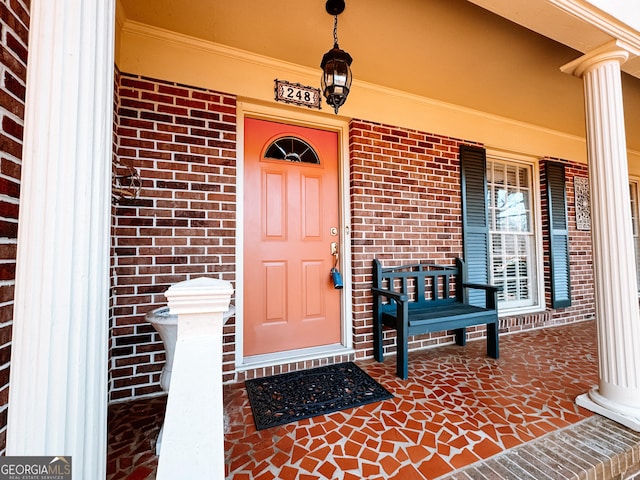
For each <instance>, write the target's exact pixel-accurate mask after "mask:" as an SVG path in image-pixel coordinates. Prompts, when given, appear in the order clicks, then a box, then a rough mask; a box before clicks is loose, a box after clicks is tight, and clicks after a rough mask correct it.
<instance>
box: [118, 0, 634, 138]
mask: <svg viewBox="0 0 640 480" xmlns="http://www.w3.org/2000/svg"><path fill="white" fill-rule="evenodd" d="M324 3H325V2H324V0H314V1H313V2H311V1H309V0H307V1H304V2H301V1H299V0H277V1H272V2H265V1H263V0H242V1H238V2H230V1H225V0H180V1H179V2H178V1H175V0H154V2H151V3H150V2H141V1H139V0H121V2H119V5H120V7H119V8H121V9H122V10H123V13H124V17H125V18H126V19H128V20H132V21H136V22H140V23H144V24H148V25H152V26H157V27H160V28H162V29H166V30H170V31H175V32H178V33H181V34H184V35H189V36H193V37H197V38H201V39H204V40H208V41H211V42H215V43H218V44H222V45H227V46H230V47H234V48H238V49H242V50H246V51H249V52H255V53H257V54H260V55H265V56H268V57H272V58H275V59H281V60H284V61H287V62H291V63H294V64H299V65H303V66H307V67H311V68H317V69H318V72H319V71H320V69H319V63H320V59H321V58H322V55H323V53H324V52H325V51H327V50H329V48H330V47H331V46H332V28H333V19H332V17H330V16H329V15H328V14H327V13H326V12H325V10H324ZM346 3H347V6H346V9H345V11H344V13H343V14H342V15H340V17H339V30H338V33H339V40H340V46H341V47H342V48H343V49H345V50H347V51H348V52H349V53H350V54H351V55H352V56H353V58H354V62H353V73H354V77H355V78H357V79H359V80H362V81H366V82H370V83H373V84H377V85H381V86H384V87H389V88H393V89H397V90H401V91H405V92H408V93H412V94H416V95H419V96H423V97H427V98H433V99H437V100H441V101H444V102H449V103H452V104H456V105H461V106H464V107H469V108H472V109H476V110H480V111H484V112H489V113H492V114H496V115H500V116H504V117H507V118H511V119H514V120H518V121H523V122H527V123H531V124H534V125H539V126H541V127H546V128H550V129H553V130H558V131H562V132H566V133H568V134H571V135H578V136H584V129H585V127H584V110H583V91H582V82H581V80H579V79H578V78H574V77H571V76H569V75H566V74H563V73H561V72H560V70H559V67H560V66H561V65H563V64H565V63H567V62H569V61H571V60H573V59H575V58H577V57H579V56H580V55H581V54H582V52H584V51H588V50H590V49H592V48H594V47H597V46H599V45H602V44H604V43H606V42H607V41H609V40H611V39H612V38H613V37H612V36H611V35H610V34H608V33H605V32H603V31H602V30H600V29H599V28H597V27H595V26H592V25H589V24H587V23H586V22H584V21H581V20H578V19H577V18H575V17H573V16H571V15H569V14H567V13H565V12H564V11H562V10H560V9H559V8H557V7H554V6H552V5H551V3H550V2H549V0H517V1H515V0H470V1H467V0H446V1H443V0H403V1H399V2H389V1H388V0H347V1H346ZM476 4H477V5H476ZM479 5H481V6H479ZM483 7H484V8H483ZM489 10H492V11H493V12H496V13H493V12H492V11H489ZM505 17H506V18H505ZM514 22H515V23H514ZM521 25H524V27H523V26H521ZM525 27H526V28H525ZM537 32H539V33H537ZM629 65H630V66H629V69H630V70H629V71H630V72H631V73H633V75H637V76H640V68H636V65H637V64H636V63H633V62H630V64H629ZM633 75H631V74H624V78H623V82H624V83H623V88H624V95H625V107H626V122H627V137H628V143H629V147H630V148H631V149H633V150H640V135H637V134H636V133H635V132H640V80H639V79H638V78H635V77H634V76H633ZM630 132H633V134H630Z"/></svg>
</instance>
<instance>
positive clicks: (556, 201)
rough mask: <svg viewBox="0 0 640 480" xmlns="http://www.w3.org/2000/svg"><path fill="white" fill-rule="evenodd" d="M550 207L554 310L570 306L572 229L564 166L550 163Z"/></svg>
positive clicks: (548, 182)
mask: <svg viewBox="0 0 640 480" xmlns="http://www.w3.org/2000/svg"><path fill="white" fill-rule="evenodd" d="M546 176H547V205H548V209H549V249H550V252H549V259H550V262H549V265H550V269H551V306H552V307H553V308H565V307H569V306H571V275H570V271H569V229H568V227H567V196H566V190H565V174H564V165H563V164H562V163H558V162H547V165H546Z"/></svg>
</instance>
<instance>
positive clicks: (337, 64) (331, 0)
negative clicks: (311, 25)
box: [320, 0, 353, 114]
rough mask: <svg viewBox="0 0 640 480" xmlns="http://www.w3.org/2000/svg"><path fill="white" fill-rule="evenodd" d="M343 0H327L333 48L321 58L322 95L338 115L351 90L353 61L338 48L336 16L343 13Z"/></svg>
mask: <svg viewBox="0 0 640 480" xmlns="http://www.w3.org/2000/svg"><path fill="white" fill-rule="evenodd" d="M344 7H345V4H344V0H327V4H326V9H327V13H328V14H329V15H333V17H334V21H333V48H332V49H331V50H329V51H328V52H327V53H325V54H324V56H323V57H322V63H321V64H320V68H322V82H321V83H322V94H323V95H324V97H325V98H326V99H327V103H328V104H329V105H331V106H332V107H333V110H334V111H335V112H336V114H337V113H338V109H339V108H340V107H341V106H342V105H343V104H344V102H345V101H346V100H347V95H349V90H350V89H351V68H350V65H351V62H352V61H353V59H352V58H351V55H349V54H348V53H347V52H345V51H344V50H340V47H339V46H338V15H340V14H341V13H342V12H343V11H344Z"/></svg>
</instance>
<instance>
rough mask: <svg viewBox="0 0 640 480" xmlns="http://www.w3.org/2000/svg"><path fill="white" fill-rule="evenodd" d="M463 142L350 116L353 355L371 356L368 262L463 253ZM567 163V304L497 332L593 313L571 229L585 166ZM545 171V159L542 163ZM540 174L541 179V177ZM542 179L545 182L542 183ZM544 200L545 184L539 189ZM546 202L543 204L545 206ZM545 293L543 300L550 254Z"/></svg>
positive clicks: (579, 244) (443, 338)
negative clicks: (570, 301)
mask: <svg viewBox="0 0 640 480" xmlns="http://www.w3.org/2000/svg"><path fill="white" fill-rule="evenodd" d="M462 143H469V142H466V141H462V140H458V139H453V138H449V137H442V136H438V135H433V134H428V133H424V132H418V131H414V130H405V129H400V128H397V127H393V126H388V125H380V124H375V123H369V122H366V121H359V120H357V121H353V122H352V124H351V132H350V156H351V159H350V160H351V171H350V175H351V178H350V180H351V185H350V188H351V199H352V212H351V214H352V255H353V258H352V261H353V325H354V326H353V330H354V331H353V335H354V344H355V348H356V350H357V356H358V357H359V358H363V357H369V356H371V355H372V354H373V350H372V348H373V337H372V315H373V312H372V296H371V294H370V288H371V281H372V279H371V261H372V259H373V258H374V257H377V258H380V259H381V260H383V261H385V263H386V264H401V263H410V262H412V261H416V260H424V259H429V260H430V261H433V262H434V263H444V264H447V263H452V262H453V259H454V258H455V257H456V256H462V227H461V222H462V218H461V215H462V212H461V200H460V168H459V147H460V145H461V144H462ZM565 163H567V170H566V174H567V201H568V210H569V217H570V225H569V228H570V256H571V282H572V297H573V305H572V306H571V307H569V308H566V309H562V310H551V309H547V310H546V311H543V312H539V313H534V314H528V315H518V316H510V317H505V318H502V319H501V320H500V331H501V333H510V332H515V331H519V330H524V329H530V328H538V327H542V326H550V325H555V324H561V323H568V322H573V321H579V320H585V319H588V318H593V313H594V305H593V276H592V271H591V242H590V236H589V232H579V231H577V230H576V228H575V208H574V197H573V176H574V175H583V176H586V167H584V166H582V165H579V164H572V163H569V162H565ZM540 168H541V170H542V171H543V170H544V161H541V162H540ZM542 179H543V180H544V177H542ZM543 183H544V182H543ZM540 195H541V198H544V196H545V195H546V191H545V189H544V185H543V186H542V189H541V192H540ZM545 207H546V202H544V204H543V210H546V208H545ZM542 220H543V226H544V228H543V239H544V241H545V248H544V251H545V252H548V231H547V229H546V228H547V227H546V214H543V218H542ZM544 263H545V265H546V274H545V292H546V297H547V298H546V303H547V305H548V304H549V298H550V297H549V294H550V282H549V275H548V265H549V258H548V254H547V253H545V255H544ZM468 333H469V336H470V338H480V337H483V336H484V335H485V329H484V327H471V328H469V329H468ZM394 336H395V334H394V333H393V332H392V331H386V332H385V351H386V352H393V351H395V346H393V344H394V343H395V339H393V337H394ZM453 340H454V339H453V336H452V335H447V334H446V333H445V332H439V333H433V334H428V335H422V336H416V337H412V338H411V339H410V343H409V348H410V349H416V348H422V347H427V346H433V345H438V344H442V343H450V342H453Z"/></svg>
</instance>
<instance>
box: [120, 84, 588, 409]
mask: <svg viewBox="0 0 640 480" xmlns="http://www.w3.org/2000/svg"><path fill="white" fill-rule="evenodd" d="M116 90H117V92H116V100H115V101H116V104H117V115H116V122H117V131H116V133H115V135H114V143H115V144H116V145H117V159H118V161H120V162H121V163H124V164H129V165H132V166H134V167H135V168H136V169H137V170H138V171H139V172H140V175H141V177H142V180H143V188H142V192H141V195H140V198H138V199H136V200H123V201H120V202H119V203H118V204H117V205H115V207H114V227H113V232H114V238H113V247H114V250H113V251H114V255H113V265H114V268H113V272H114V274H113V279H112V282H113V296H112V300H113V318H112V323H111V325H112V350H111V360H110V381H111V385H110V391H111V398H112V399H113V400H120V399H126V398H131V397H135V396H141V395H146V394H154V393H157V392H159V391H160V390H159V386H158V383H157V382H158V378H159V372H160V368H161V367H162V363H163V360H164V352H163V350H162V345H161V342H160V340H159V337H158V336H157V334H156V333H155V332H154V330H153V328H152V327H151V326H150V325H149V324H147V323H146V322H145V321H144V314H145V313H146V312H148V311H149V310H151V309H153V308H155V307H157V306H160V305H165V304H166V300H165V298H164V296H163V292H164V291H165V290H166V289H167V288H168V287H169V286H170V285H172V284H174V283H176V282H178V281H181V280H185V279H187V278H190V277H192V276H198V275H203V274H213V275H215V276H218V275H219V276H221V277H222V278H224V279H227V280H230V281H232V282H233V281H235V280H236V278H235V268H236V265H235V261H236V260H235V235H236V218H235V211H236V203H237V201H238V200H237V198H236V195H235V182H236V159H235V155H236V133H235V131H236V121H237V119H236V117H235V99H234V97H233V96H230V95H225V94H221V93H216V92H209V91H205V90H200V89H196V88H191V87H186V86H181V85H175V84H170V83H166V82H162V81H157V80H152V79H147V78H140V77H135V76H131V75H126V74H118V75H117V77H116ZM462 143H472V142H468V141H463V140H459V139H454V138H449V137H443V136H439V135H434V134H429V133H424V132H419V131H415V130H407V129H402V128H397V127H393V126H388V125H381V124H375V123H371V122H366V121H361V120H354V121H353V122H352V123H351V128H350V138H349V146H350V147H349V150H350V159H349V163H350V192H349V194H350V196H351V205H352V212H351V214H352V225H351V235H352V264H353V299H352V304H353V332H352V334H353V340H354V347H355V350H356V354H355V357H357V358H365V357H370V356H371V355H372V328H371V323H372V307H371V302H372V299H371V294H370V288H371V260H372V259H373V258H374V257H378V258H381V259H383V260H385V261H386V262H394V263H403V262H408V261H415V260H423V259H430V260H432V261H434V262H438V263H452V262H453V259H454V258H455V257H456V256H461V255H462V227H461V201H460V169H459V147H460V145H461V144H462ZM567 165H568V169H567V178H568V186H567V189H568V200H569V215H570V219H571V224H570V228H571V235H572V236H571V261H572V285H573V291H574V297H575V300H574V305H573V306H572V307H570V308H568V309H563V310H562V311H553V310H547V311H544V312H540V313H535V314H529V315H522V316H511V317H507V318H502V319H501V332H502V333H506V332H513V331H517V330H522V329H527V328H536V327H541V326H547V325H553V324H555V323H565V322H568V321H577V320H582V319H585V318H590V317H592V316H593V300H592V296H593V282H592V276H591V269H590V268H591V267H590V263H591V262H590V239H589V235H588V232H586V234H585V232H577V231H576V230H575V214H574V210H573V208H574V207H573V183H572V178H573V175H577V174H580V175H582V174H584V170H585V169H584V167H583V166H581V165H578V164H571V163H567ZM543 167H544V161H541V162H540V168H541V170H542V169H543ZM540 193H541V196H542V197H541V199H542V200H544V194H545V191H544V185H542V189H541V192H540ZM543 210H544V205H543ZM545 218H546V217H544V218H543V219H542V220H543V225H544V221H545ZM543 234H544V232H543ZM545 245H546V249H547V250H548V243H547V244H545ZM545 264H546V265H548V255H546V254H545ZM545 285H546V289H547V290H548V289H549V281H548V275H545ZM547 296H548V292H547ZM469 333H470V336H471V337H472V338H474V337H482V336H484V328H483V327H478V328H470V329H469ZM452 341H453V336H452V335H449V334H447V333H446V332H440V333H434V334H431V335H424V336H420V337H415V338H412V339H411V343H410V348H412V349H416V348H422V347H428V346H433V345H438V344H443V343H449V342H452ZM385 343H386V345H387V347H386V348H387V351H388V352H393V351H394V350H395V347H393V345H392V344H393V338H392V335H391V332H387V337H386V340H385ZM223 348H224V357H223V369H224V372H225V374H224V377H223V379H224V381H242V380H244V379H246V378H252V377H255V376H263V375H269V374H274V373H282V372H287V371H293V370H299V369H303V368H310V367H315V366H319V365H324V364H327V363H332V362H336V361H345V360H350V359H352V357H351V356H350V355H345V356H337V357H335V358H329V359H316V360H309V361H305V362H294V363H291V364H286V365H280V366H276V367H268V368H261V369H257V370H248V371H241V372H236V371H235V366H234V362H235V356H234V355H235V348H236V338H235V323H234V321H233V320H232V321H231V322H230V323H229V324H228V325H226V326H225V329H224V346H223Z"/></svg>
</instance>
